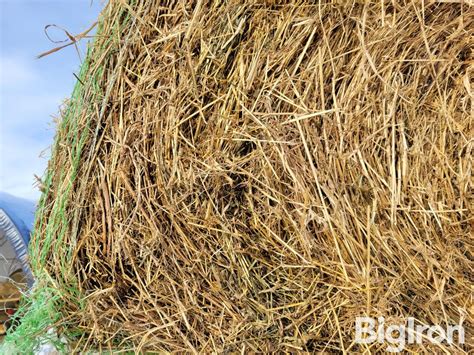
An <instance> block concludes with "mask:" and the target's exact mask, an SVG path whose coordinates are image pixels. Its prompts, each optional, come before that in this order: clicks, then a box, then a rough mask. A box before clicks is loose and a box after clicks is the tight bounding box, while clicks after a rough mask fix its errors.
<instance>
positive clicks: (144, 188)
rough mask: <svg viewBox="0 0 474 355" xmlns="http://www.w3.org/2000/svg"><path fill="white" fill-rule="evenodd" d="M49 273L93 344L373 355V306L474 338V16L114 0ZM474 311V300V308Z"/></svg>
mask: <svg viewBox="0 0 474 355" xmlns="http://www.w3.org/2000/svg"><path fill="white" fill-rule="evenodd" d="M101 17H102V20H101V23H100V28H99V31H98V35H97V37H96V39H95V43H94V47H93V49H92V51H91V52H90V53H89V55H88V58H87V62H86V63H85V64H84V67H83V71H82V74H81V81H80V82H79V83H78V86H77V88H76V92H75V94H74V96H73V98H72V99H71V102H70V103H69V106H68V108H67V111H66V112H65V114H64V119H63V122H62V123H61V124H60V126H59V129H58V133H57V143H56V146H55V149H54V153H53V156H52V158H51V161H50V166H49V175H48V178H47V179H46V182H45V184H46V187H47V191H46V193H45V195H44V198H43V202H42V208H41V211H40V214H39V216H38V218H37V225H36V235H35V238H34V242H35V244H34V247H33V248H34V265H35V269H36V270H37V272H38V273H39V272H40V271H41V275H42V276H41V280H40V281H41V282H44V283H45V284H47V285H49V286H50V287H53V288H55V289H56V290H58V292H59V294H60V300H59V301H58V300H56V301H55V304H56V305H57V309H58V310H59V312H60V316H59V318H55V320H56V321H57V322H56V324H55V326H56V329H57V331H58V332H59V333H60V334H66V335H69V337H70V344H71V345H72V346H75V347H76V350H78V349H92V348H96V349H107V348H120V349H132V348H133V349H135V350H160V351H195V352H210V351H216V352H223V351H225V352H234V351H255V352H257V351H259V352H260V351H263V352H268V351H298V350H299V351H327V352H337V351H343V350H345V351H351V352H357V351H364V350H370V351H373V352H376V351H382V350H383V349H385V347H386V345H385V344H378V343H375V344H371V345H358V344H355V342H354V321H355V317H356V316H364V315H367V316H372V317H378V316H383V317H385V318H386V323H387V324H390V323H391V322H392V323H393V322H395V323H397V322H398V323H400V321H405V320H406V319H407V318H408V317H414V318H415V319H416V322H419V323H423V324H430V325H431V324H440V325H448V324H459V323H461V324H463V326H464V327H465V329H466V332H467V334H466V344H464V345H456V344H453V345H452V346H451V347H450V346H449V345H447V344H441V345H433V344H430V343H429V342H424V343H423V344H421V345H410V346H409V348H410V349H412V350H417V351H439V350H442V349H444V350H448V351H457V352H462V351H467V349H468V348H469V347H470V346H472V345H473V343H472V333H470V332H471V330H472V326H473V318H472V317H473V309H472V306H471V303H470V302H471V301H472V299H471V292H472V281H473V266H474V265H473V261H472V260H473V259H472V253H473V245H472V234H471V233H472V225H473V217H472V207H473V192H472V182H473V181H472V129H473V122H472V117H473V112H474V111H473V110H474V108H473V92H474V91H473V82H472V75H473V71H472V70H473V66H472V65H473V58H474V56H473V35H474V33H473V29H474V12H473V8H472V6H471V5H469V4H468V3H466V2H462V1H449V2H447V1H424V2H421V1H408V0H405V1H376V2H372V3H370V4H365V2H362V1H347V2H345V1H333V2H331V1H328V2H318V1H316V2H312V1H296V0H295V1H275V2H274V1H245V2H240V1H211V0H208V1H205V0H202V1H201V0H199V1H193V2H191V1H189V2H168V1H166V2H158V1H151V0H149V1H138V2H134V1H121V2H119V1H112V2H111V3H110V4H109V5H108V6H107V7H106V8H105V10H104V12H103V14H102V16H101ZM470 307H471V308H470Z"/></svg>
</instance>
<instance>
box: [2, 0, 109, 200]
mask: <svg viewBox="0 0 474 355" xmlns="http://www.w3.org/2000/svg"><path fill="white" fill-rule="evenodd" d="M102 5H103V3H102V2H101V1H99V0H94V1H92V2H91V0H0V44H1V47H0V191H4V192H8V193H10V194H13V195H16V196H20V197H23V198H27V199H30V200H37V199H38V197H39V195H40V192H39V191H38V189H37V188H35V187H34V186H33V185H34V182H35V178H34V174H36V175H38V176H43V175H44V170H45V168H46V165H47V160H48V157H49V155H50V151H49V148H50V146H51V144H52V141H53V137H54V131H55V124H54V118H53V117H54V116H57V114H58V108H59V106H60V105H61V104H62V102H63V101H64V99H66V98H68V97H69V95H70V94H71V92H72V89H73V86H74V83H75V80H76V79H75V78H74V75H73V73H78V71H79V67H80V59H79V56H78V54H77V51H76V49H75V48H74V46H69V47H67V48H65V49H63V50H61V51H59V52H56V53H53V54H51V55H49V56H46V57H44V58H42V59H36V56H37V55H38V54H40V53H43V52H45V51H47V50H49V49H52V48H54V47H57V46H59V45H60V44H55V43H51V41H50V40H49V39H48V38H47V37H46V35H45V34H44V31H43V29H44V27H45V26H46V25H48V24H56V25H58V26H61V27H62V28H65V29H66V30H67V31H68V32H69V33H71V34H72V35H76V34H78V33H80V32H83V31H84V30H86V29H87V28H89V27H90V25H91V24H92V23H93V22H94V21H95V20H96V19H97V16H98V14H99V12H100V10H101V8H102ZM49 34H50V36H51V37H52V38H53V39H55V40H62V39H65V35H64V33H62V32H61V31H59V30H54V29H51V30H50V31H49ZM85 45H86V44H85V43H83V44H81V55H83V54H84V50H85ZM82 58H83V56H82Z"/></svg>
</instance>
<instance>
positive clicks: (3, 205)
mask: <svg viewBox="0 0 474 355" xmlns="http://www.w3.org/2000/svg"><path fill="white" fill-rule="evenodd" d="M34 218H35V203H34V202H32V201H28V200H25V199H22V198H19V197H15V196H12V195H10V194H7V193H4V192H0V231H3V232H4V234H5V235H6V236H7V238H8V240H9V241H10V243H11V245H12V246H13V248H14V250H15V253H16V255H17V258H18V260H19V261H20V262H21V264H22V268H23V272H24V273H25V274H26V276H27V278H28V279H29V283H31V282H32V280H33V277H32V274H31V271H30V268H29V265H28V244H29V242H30V237H31V230H32V229H33V223H34Z"/></svg>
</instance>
